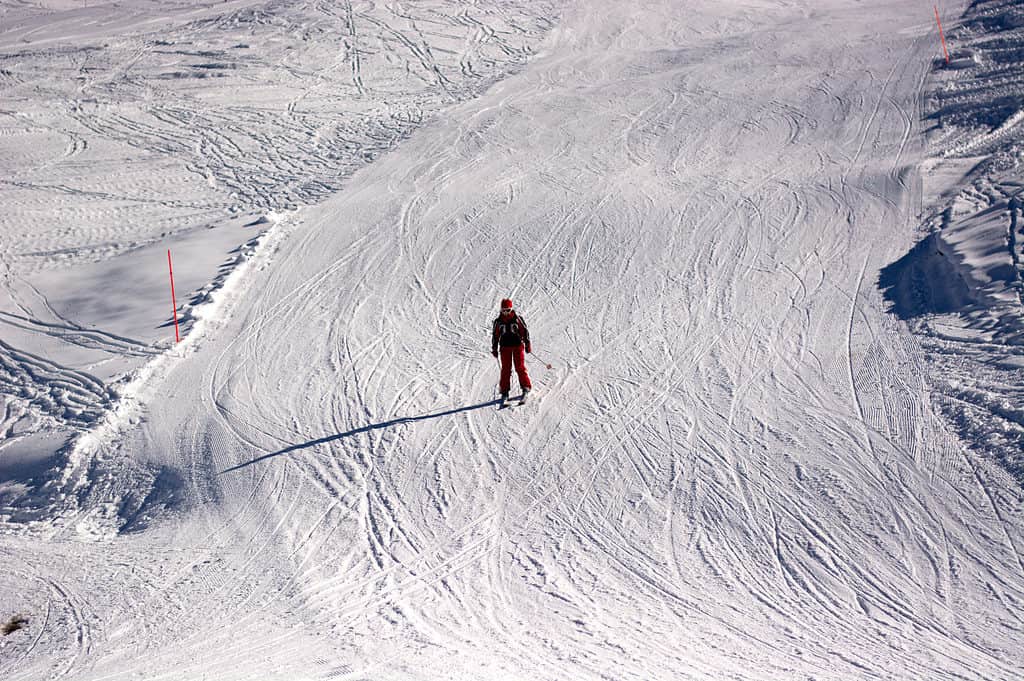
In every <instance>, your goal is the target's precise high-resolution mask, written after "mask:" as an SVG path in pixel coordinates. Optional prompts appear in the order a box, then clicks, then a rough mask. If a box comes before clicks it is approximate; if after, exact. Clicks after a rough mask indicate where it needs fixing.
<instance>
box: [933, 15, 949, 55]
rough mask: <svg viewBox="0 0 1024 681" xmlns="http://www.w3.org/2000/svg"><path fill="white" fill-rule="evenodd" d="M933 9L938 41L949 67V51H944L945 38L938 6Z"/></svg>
mask: <svg viewBox="0 0 1024 681" xmlns="http://www.w3.org/2000/svg"><path fill="white" fill-rule="evenodd" d="M934 7H935V23H936V24H938V25H939V39H940V40H941V41H942V53H943V54H945V55H946V65H947V66H948V65H949V50H947V49H946V36H945V35H943V33H942V20H941V19H939V6H938V5H934Z"/></svg>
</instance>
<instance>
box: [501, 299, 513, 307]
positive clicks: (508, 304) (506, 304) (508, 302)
mask: <svg viewBox="0 0 1024 681" xmlns="http://www.w3.org/2000/svg"><path fill="white" fill-rule="evenodd" d="M501 309H502V310H511V309H512V299H511V298H502V300H501Z"/></svg>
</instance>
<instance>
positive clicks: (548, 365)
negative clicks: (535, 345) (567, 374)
mask: <svg viewBox="0 0 1024 681" xmlns="http://www.w3.org/2000/svg"><path fill="white" fill-rule="evenodd" d="M530 354H531V355H533V356H534V357H536V358H537V359H539V360H540V361H542V362H544V368H545V369H552V368H553V367H552V366H551V363H550V362H547V361H546V360H545V359H544V358H543V357H541V356H540V355H538V354H537V353H536V352H531V353H530Z"/></svg>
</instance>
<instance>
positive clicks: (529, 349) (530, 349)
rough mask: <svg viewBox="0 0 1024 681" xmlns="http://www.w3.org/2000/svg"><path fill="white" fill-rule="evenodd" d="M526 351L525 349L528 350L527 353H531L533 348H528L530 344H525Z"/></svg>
mask: <svg viewBox="0 0 1024 681" xmlns="http://www.w3.org/2000/svg"><path fill="white" fill-rule="evenodd" d="M526 351H527V352H529V353H531V354H532V353H533V349H532V348H530V346H529V345H527V346H526Z"/></svg>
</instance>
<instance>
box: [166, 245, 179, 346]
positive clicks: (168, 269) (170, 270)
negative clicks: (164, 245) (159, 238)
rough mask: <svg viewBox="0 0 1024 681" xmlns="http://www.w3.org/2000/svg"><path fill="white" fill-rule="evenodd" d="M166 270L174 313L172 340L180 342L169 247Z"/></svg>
mask: <svg viewBox="0 0 1024 681" xmlns="http://www.w3.org/2000/svg"><path fill="white" fill-rule="evenodd" d="M167 272H168V273H169V274H170V275H171V311H172V312H173V313H174V342H175V343H180V342H181V335H180V334H179V333H178V304H177V303H176V302H174V268H173V267H171V249H169V248H168V249H167Z"/></svg>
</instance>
